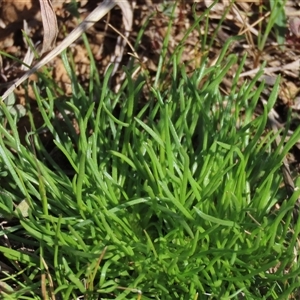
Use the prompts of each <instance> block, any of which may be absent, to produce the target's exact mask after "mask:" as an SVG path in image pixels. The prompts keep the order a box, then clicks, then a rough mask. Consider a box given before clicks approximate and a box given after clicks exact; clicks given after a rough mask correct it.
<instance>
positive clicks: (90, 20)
mask: <svg viewBox="0 0 300 300" xmlns="http://www.w3.org/2000/svg"><path fill="white" fill-rule="evenodd" d="M117 4H118V0H104V1H103V2H102V3H101V4H99V5H98V6H97V7H96V8H95V9H94V10H93V11H92V12H91V13H90V14H89V15H88V16H87V17H86V19H85V20H84V21H83V22H82V23H80V24H79V25H78V26H77V27H76V28H74V30H73V31H72V32H71V33H70V34H69V35H68V36H67V37H66V38H65V39H64V40H63V41H62V42H61V43H60V44H59V45H58V46H57V47H56V48H54V49H53V50H52V51H50V52H49V53H48V54H47V55H46V56H45V57H43V58H42V59H41V60H40V61H39V62H38V63H37V64H36V65H35V66H34V67H32V69H30V70H29V71H28V72H26V73H25V74H24V75H23V76H22V77H21V78H19V79H18V80H17V81H16V82H15V83H14V84H12V86H11V87H9V89H8V90H7V91H6V92H5V93H4V94H3V95H2V96H1V97H2V101H3V100H5V99H6V98H7V97H8V96H9V95H10V94H11V93H12V92H13V91H14V89H15V88H17V87H18V86H19V85H20V84H21V83H23V82H24V81H25V80H26V79H27V78H28V77H29V76H30V75H32V74H33V73H35V72H36V71H37V70H38V69H40V68H41V67H43V66H44V65H45V64H47V63H48V62H49V61H51V60H52V59H53V58H54V57H55V56H57V55H58V54H60V53H61V52H62V51H63V50H65V49H66V48H67V47H68V46H69V45H71V44H72V43H73V42H74V41H75V40H77V39H78V38H79V37H80V36H81V34H82V33H83V32H85V31H86V30H88V29H89V28H90V27H92V26H93V25H94V24H95V23H96V22H98V21H99V20H100V19H101V18H103V17H104V16H105V15H106V14H107V13H108V12H109V11H110V10H112V9H113V8H114V6H115V5H117Z"/></svg>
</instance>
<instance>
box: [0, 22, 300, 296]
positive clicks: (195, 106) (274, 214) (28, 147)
mask: <svg viewBox="0 0 300 300" xmlns="http://www.w3.org/2000/svg"><path fill="white" fill-rule="evenodd" d="M196 25H197V24H196ZM84 40H85V42H86V46H87V47H88V43H87V41H86V39H85V38H84ZM166 43H167V39H166ZM137 44H138V41H137ZM229 45H230V41H229V42H228V43H227V44H226V45H225V46H224V49H223V52H222V53H221V54H220V57H219V59H218V61H217V62H216V64H215V65H214V66H210V67H209V66H207V63H206V60H205V59H203V61H202V63H201V65H200V66H199V68H198V69H196V70H195V71H194V73H193V74H192V75H191V76H188V75H187V74H186V72H185V67H184V66H181V65H180V64H178V63H177V62H178V61H179V54H176V55H175V54H174V55H173V57H171V59H170V61H168V62H166V57H165V53H162V56H161V63H160V67H159V70H158V72H157V77H156V80H155V83H154V85H153V86H152V87H151V89H150V90H147V88H148V85H147V84H146V82H149V78H147V77H146V76H147V75H145V74H144V75H140V76H139V77H138V78H136V79H132V74H133V73H134V71H135V68H136V67H137V66H135V65H134V64H132V67H129V68H124V69H123V70H124V72H125V73H126V79H125V81H124V83H123V85H122V86H121V88H120V90H119V91H118V92H117V93H114V92H112V91H111V90H110V88H109V84H108V82H109V77H110V72H111V69H109V70H108V72H107V74H106V76H105V77H104V78H103V79H100V78H99V74H98V71H97V68H96V65H95V63H94V60H93V58H92V56H90V59H91V69H90V83H89V85H88V89H86V87H84V86H82V85H81V84H80V83H79V81H78V79H77V78H76V75H75V73H74V68H73V67H72V64H71V63H70V62H71V61H72V59H71V57H70V55H69V54H68V53H66V52H65V53H63V54H62V59H63V61H64V64H65V67H66V70H67V71H68V73H69V76H70V78H71V79H72V90H73V95H72V97H69V98H67V97H64V96H63V95H62V94H61V92H60V91H59V90H57V89H56V84H55V82H53V81H52V80H51V79H47V78H46V77H41V78H40V82H38V83H37V84H36V85H34V91H35V95H36V98H37V105H38V107H39V111H40V113H41V115H42V118H43V125H42V126H41V127H39V128H36V126H35V123H34V116H33V113H32V112H31V110H30V107H29V104H28V107H27V112H28V115H29V119H30V122H31V126H32V131H31V132H28V134H27V136H26V139H25V142H24V143H21V141H20V136H19V133H18V130H17V126H16V123H17V118H16V117H15V116H13V115H12V114H11V112H10V111H9V109H8V108H7V107H6V105H5V103H1V109H2V113H3V116H5V122H2V121H1V123H0V134H1V139H0V176H1V181H0V188H1V190H0V213H1V218H2V219H3V220H6V221H7V222H8V223H6V224H4V225H3V226H4V227H3V229H2V230H1V231H0V232H1V242H2V244H4V243H6V244H5V245H4V246H3V245H2V246H0V252H1V258H3V257H5V262H6V264H9V265H10V266H12V268H14V270H15V273H13V272H9V271H6V270H3V271H2V276H3V275H4V276H3V277H2V283H1V288H2V292H1V296H2V297H3V298H4V299H46V298H47V297H50V298H51V297H52V298H53V299H77V298H78V297H83V296H84V297H85V299H144V300H146V299H172V300H173V299H287V297H288V295H290V294H291V293H292V292H294V291H296V290H297V289H299V286H300V283H299V280H298V276H299V273H300V269H299V263H298V261H297V259H295V249H297V247H298V246H297V236H298V234H299V231H300V221H297V222H296V223H295V224H294V223H293V222H292V217H291V215H292V209H293V207H294V204H295V202H296V200H297V198H298V196H299V191H297V192H295V194H294V195H293V196H292V197H291V198H287V197H286V193H285V190H284V188H281V182H282V175H281V172H280V166H281V163H282V160H283V157H284V155H286V153H287V152H288V151H289V149H290V148H291V147H292V145H293V143H294V142H295V141H296V138H297V136H299V130H297V131H295V134H294V136H293V137H292V138H291V139H290V141H289V142H288V143H287V144H286V145H285V146H284V147H283V150H282V151H281V152H280V151H273V150H272V143H273V142H274V139H275V137H274V135H273V134H272V132H270V133H266V132H265V128H266V123H267V115H268V112H269V111H270V109H271V108H272V106H273V105H274V103H275V100H276V93H277V88H278V83H279V82H278V81H277V83H276V84H275V86H274V92H273V93H272V94H271V96H270V98H269V101H268V105H266V106H265V107H264V112H263V114H262V115H261V116H259V117H257V118H255V119H253V114H254V109H255V107H256V104H257V102H258V100H259V97H260V93H261V92H262V90H263V88H264V85H263V83H260V84H259V87H258V88H256V87H255V86H256V85H258V83H257V80H258V78H259V76H260V74H257V76H256V77H255V78H254V79H253V80H252V81H251V82H249V83H244V84H243V85H242V86H241V87H238V79H239V74H240V73H241V72H242V69H243V64H244V61H245V57H244V58H243V59H242V61H238V58H237V56H235V55H228V54H227V47H228V46H229ZM179 50H180V49H179ZM178 53H180V51H178ZM167 63H169V65H170V66H172V69H171V73H169V72H166V71H165V70H166V68H165V69H164V66H166V64H167ZM237 63H239V65H240V67H239V68H238V71H237V72H236V74H235V76H234V78H233V81H232V90H231V93H230V94H229V95H227V96H224V95H223V94H222V93H221V91H220V83H221V82H222V79H223V78H224V76H225V75H226V73H227V72H228V70H229V69H230V68H232V66H233V65H235V64H237ZM166 73H168V75H169V77H168V78H169V79H168V80H169V82H168V84H166V82H165V81H164V82H160V80H159V78H164V76H165V74H166ZM160 83H161V84H160ZM145 90H146V91H148V95H147V100H145V99H144V95H145ZM56 111H58V112H59V113H60V116H61V118H60V119H59V118H58V117H57V113H56ZM3 116H2V117H1V118H2V119H1V120H4V117H3ZM74 120H76V124H77V125H78V130H75V128H74ZM6 122H7V125H5V124H6ZM45 131H46V132H48V133H51V134H52V135H53V145H51V147H49V145H45V144H44V143H43V141H42V138H41V134H40V133H41V132H45ZM24 200H26V201H25V203H27V207H26V204H25V205H24ZM20 203H22V206H17V208H15V206H16V205H18V204H20ZM276 203H280V206H279V208H278V209H277V210H274V209H273V208H274V205H275V204H276ZM8 241H9V243H10V244H8ZM9 245H11V246H9ZM296 252H297V251H296ZM1 260H2V259H1ZM47 295H48V296H47Z"/></svg>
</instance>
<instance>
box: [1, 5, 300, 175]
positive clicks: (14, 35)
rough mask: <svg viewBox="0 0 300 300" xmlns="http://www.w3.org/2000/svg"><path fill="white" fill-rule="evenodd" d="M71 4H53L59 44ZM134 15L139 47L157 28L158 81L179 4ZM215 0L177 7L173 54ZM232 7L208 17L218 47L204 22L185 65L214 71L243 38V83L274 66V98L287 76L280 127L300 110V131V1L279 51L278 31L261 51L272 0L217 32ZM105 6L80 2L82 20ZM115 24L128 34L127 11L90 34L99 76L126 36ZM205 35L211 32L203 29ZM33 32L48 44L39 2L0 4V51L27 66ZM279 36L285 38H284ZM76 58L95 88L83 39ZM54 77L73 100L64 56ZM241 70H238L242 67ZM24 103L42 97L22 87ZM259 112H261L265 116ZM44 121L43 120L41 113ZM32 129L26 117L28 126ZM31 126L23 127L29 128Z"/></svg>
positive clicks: (151, 51) (7, 66)
mask: <svg viewBox="0 0 300 300" xmlns="http://www.w3.org/2000/svg"><path fill="white" fill-rule="evenodd" d="M71 2H73V1H61V0H53V7H54V10H55V13H56V15H57V19H58V27H59V35H58V38H57V43H58V44H59V43H60V42H61V41H62V40H63V39H64V38H65V37H66V35H67V34H68V33H69V32H71V30H72V29H74V27H75V26H76V24H77V19H76V17H75V16H74V14H72V12H73V11H74V10H73V9H72V5H71ZM129 2H130V4H131V5H132V8H133V10H134V18H133V28H132V31H131V33H130V36H129V41H130V42H131V43H132V44H134V42H135V39H136V37H137V35H138V32H139V30H140V28H141V27H142V26H143V25H144V24H146V21H147V20H148V19H149V18H150V19H149V20H150V21H149V23H148V25H147V27H146V30H145V34H144V36H143V38H142V41H141V43H140V45H139V48H138V50H137V53H138V55H139V58H140V63H141V65H142V68H145V69H147V71H148V72H149V74H150V75H154V74H155V72H156V69H157V63H158V58H159V55H160V51H161V47H162V43H163V39H164V37H165V35H166V32H167V25H168V23H169V21H170V19H169V16H168V14H167V10H166V6H167V5H170V4H172V3H174V2H172V1H156V0H136V1H132V0H129ZM210 2H211V1H209V0H203V1H198V3H194V2H192V1H189V0H181V1H178V2H177V8H176V11H175V15H176V18H175V20H174V22H173V25H172V31H171V39H170V42H169V45H168V53H172V51H173V49H174V48H175V47H176V45H178V43H179V42H180V41H181V40H182V37H183V35H184V33H185V32H186V30H187V29H188V28H190V26H191V25H192V24H193V20H194V18H193V5H195V10H196V12H197V15H199V16H200V15H201V14H202V13H203V12H204V11H205V9H206V8H207V6H208V5H209V4H210ZM226 2H227V1H226V0H223V1H222V0H220V1H219V2H218V3H217V5H215V7H214V8H213V9H212V10H211V12H210V13H209V16H208V20H209V22H208V24H209V27H208V31H209V35H208V37H212V36H213V33H215V32H216V30H217V35H216V38H215V39H214V42H213V44H212V47H210V48H206V49H203V48H201V38H202V37H201V35H202V34H203V33H204V26H205V22H203V24H202V23H200V24H201V26H202V29H201V32H199V31H198V30H193V31H192V32H191V34H190V36H189V37H188V39H187V40H186V42H185V47H184V53H183V55H182V61H181V63H182V64H184V65H185V66H186V68H187V72H188V73H191V72H193V70H194V69H195V68H197V66H198V65H199V64H200V62H201V60H202V58H203V56H204V55H205V54H207V53H208V60H209V61H208V64H209V65H213V64H214V63H215V62H216V59H217V58H218V56H219V54H220V52H221V50H222V46H223V45H224V43H225V42H226V40H227V39H228V38H229V37H232V36H236V35H241V34H242V35H243V38H242V39H241V40H239V41H236V42H234V43H233V44H232V45H231V47H230V49H229V51H228V54H230V53H235V54H236V55H237V56H239V57H242V56H243V55H244V54H247V59H246V63H245V66H244V70H243V74H242V76H241V78H240V82H241V83H242V82H244V81H245V80H248V81H249V80H251V79H252V78H253V77H254V75H255V74H256V73H257V70H258V68H259V67H260V66H261V64H262V62H266V66H265V71H264V76H263V79H264V80H265V81H266V88H265V90H264V92H263V95H262V97H264V98H265V99H267V98H268V95H269V94H270V91H271V90H272V85H273V84H274V81H275V79H276V76H277V75H279V74H280V75H281V76H282V80H281V83H280V92H279V96H278V100H277V103H276V107H275V113H277V114H278V115H277V121H278V122H279V123H278V124H279V125H280V126H281V125H282V126H284V125H285V122H286V118H287V111H288V109H289V108H292V109H293V121H292V126H291V128H290V129H291V131H293V130H294V129H295V127H296V126H298V119H299V110H300V93H299V86H300V85H299V84H300V80H299V78H300V75H299V74H300V19H298V16H299V17H300V5H299V4H297V3H298V1H287V2H286V5H285V13H286V17H287V20H286V26H285V28H279V29H278V28H277V29H278V30H279V31H277V36H278V35H280V36H281V37H285V43H284V45H281V46H280V45H278V43H277V39H276V31H274V30H273V31H272V32H271V34H270V35H269V37H268V39H267V41H266V44H265V46H264V47H263V49H260V50H259V48H258V46H257V45H258V42H257V40H258V35H259V34H260V33H263V32H264V31H265V29H266V26H267V24H268V21H269V19H268V18H269V14H270V5H269V2H270V1H269V0H267V1H264V0H261V1H260V0H256V1H252V2H251V1H249V0H248V1H243V0H240V1H236V4H235V5H234V6H232V7H231V8H230V9H229V10H228V12H227V14H226V15H225V18H224V22H223V23H222V26H221V27H220V28H219V29H217V26H218V23H219V21H220V19H221V17H222V14H223V13H224V11H225V9H226V8H227V5H226V4H227V3H226ZM97 4H98V1H96V0H82V1H77V5H78V8H79V9H78V11H79V14H80V18H81V19H84V18H85V17H86V16H87V15H88V14H89V13H90V12H91V11H92V10H93V9H94V8H95V7H96V5H97ZM107 23H110V24H112V25H113V26H114V27H115V28H117V29H118V30H120V31H121V32H122V30H123V25H122V12H121V10H120V8H118V7H115V8H114V9H113V10H112V11H111V12H110V13H109V14H108V15H107V16H106V17H104V18H103V19H102V20H100V21H99V22H98V23H97V24H95V26H93V27H92V28H91V29H89V30H88V31H87V36H88V38H89V42H90V45H91V49H92V52H93V54H94V56H95V59H96V61H97V65H98V70H99V72H100V73H101V74H102V73H104V71H105V69H106V67H107V65H108V63H109V61H110V57H111V55H112V53H113V52H114V48H115V44H116V40H117V37H118V33H116V32H115V31H114V30H113V29H111V28H110V27H109V26H108V25H107ZM202 30H203V31H202ZM22 31H25V32H26V33H27V34H28V36H29V37H30V38H31V39H32V41H33V42H34V43H37V42H39V41H40V42H41V41H42V39H43V29H42V23H41V14H40V7H39V1H37V0H22V1H19V0H0V50H1V51H2V52H4V53H8V54H10V55H12V56H14V57H17V58H18V59H20V60H21V61H22V60H23V59H24V56H25V54H26V51H27V48H28V46H27V44H26V41H25V39H24V37H23V35H22ZM278 32H279V33H278ZM70 49H71V50H72V52H73V54H74V62H75V64H76V72H77V75H78V77H79V79H80V81H81V82H82V83H83V84H87V83H88V80H89V63H90V62H89V59H88V55H87V52H86V49H85V47H84V45H83V41H82V39H78V40H77V41H76V42H75V43H73V44H72V45H71V47H70ZM128 52H130V49H129V47H127V48H126V49H125V53H124V56H123V60H122V62H121V65H126V64H127V62H128V57H129V55H128ZM20 67H21V64H20V63H18V62H16V61H14V60H12V59H11V58H7V57H6V56H5V55H2V56H0V94H1V95H2V94H3V92H4V91H5V90H6V88H7V87H8V86H9V83H10V82H11V81H12V80H14V79H15V78H18V77H19V76H20V75H21V74H22V73H23V72H24V71H23V70H21V68H20ZM49 67H50V70H51V72H52V76H53V78H55V80H56V81H57V83H58V84H59V86H60V87H61V88H62V89H63V90H64V91H65V93H66V94H71V93H72V91H71V86H70V78H69V77H68V76H67V73H66V71H65V69H64V67H63V64H62V61H61V59H60V58H59V57H56V58H55V59H53V60H52V61H51V63H50V64H49ZM236 67H238V66H236ZM234 72H235V70H234V69H233V70H231V71H230V72H229V73H228V74H227V76H226V77H225V78H224V81H223V83H222V85H221V89H222V92H223V93H224V94H227V93H229V91H230V89H231V79H232V76H233V74H234ZM35 79H36V77H35V76H31V80H35ZM121 81H122V72H121V68H120V67H119V70H118V71H117V73H116V75H115V76H114V80H113V83H114V84H115V85H117V84H118V83H120V82H121ZM15 93H16V95H17V102H18V103H20V104H22V105H24V104H25V102H26V101H32V102H34V98H35V97H34V94H33V93H32V92H31V91H30V89H28V94H26V93H27V92H25V89H24V88H22V87H19V88H18V89H16V91H15ZM259 110H260V109H259V107H258V109H257V112H258V113H259ZM36 118H37V122H38V119H39V114H38V113H37V117H36ZM20 122H21V124H22V126H20V127H24V122H25V123H26V118H24V119H22V120H21V121H20ZM22 122H23V123H22ZM299 162H300V147H298V146H295V147H294V148H293V151H292V152H291V153H290V157H289V163H290V167H291V169H292V170H293V172H294V173H295V174H294V175H296V174H297V171H298V170H299V165H300V164H299Z"/></svg>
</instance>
